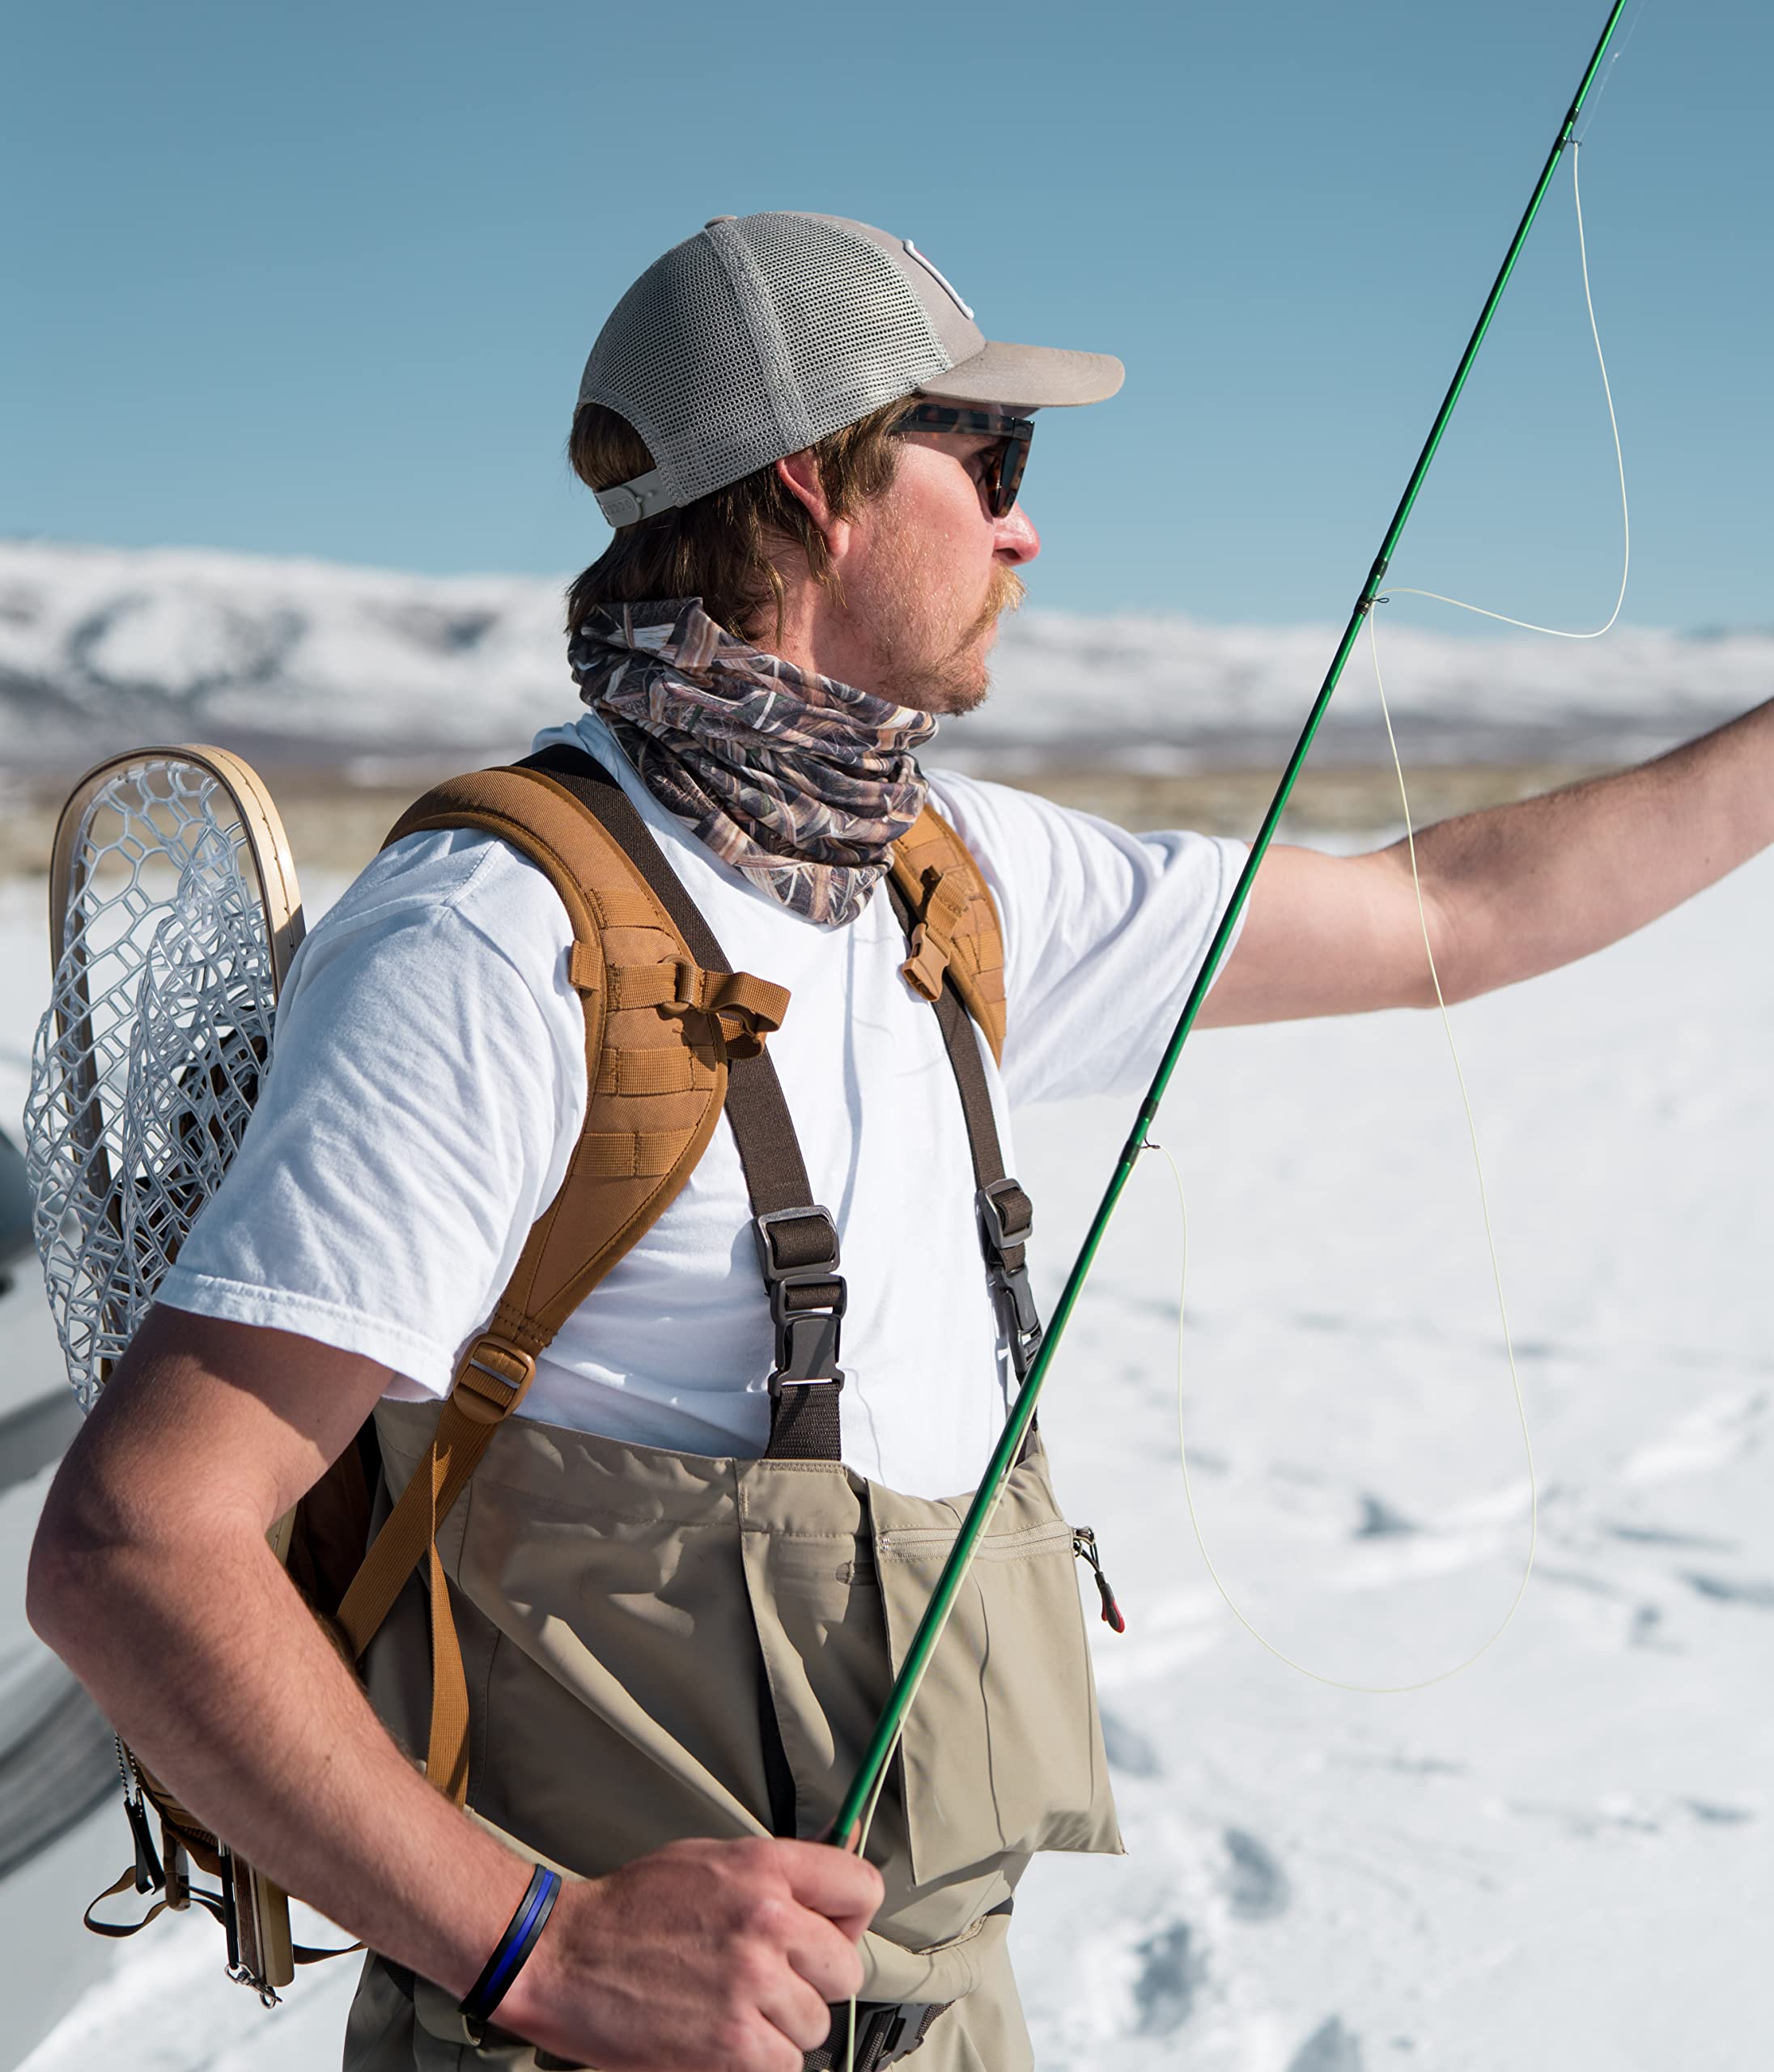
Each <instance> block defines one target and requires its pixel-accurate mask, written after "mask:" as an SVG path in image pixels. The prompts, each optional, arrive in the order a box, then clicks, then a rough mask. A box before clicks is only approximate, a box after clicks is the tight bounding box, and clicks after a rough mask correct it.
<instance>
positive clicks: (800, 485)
mask: <svg viewBox="0 0 1774 2072" xmlns="http://www.w3.org/2000/svg"><path fill="white" fill-rule="evenodd" d="M776 479H777V480H778V482H780V483H781V484H782V486H783V488H784V489H786V490H787V491H788V493H789V495H791V496H792V497H793V498H794V499H796V502H797V503H800V505H801V507H803V508H804V510H805V512H806V513H807V515H808V517H809V518H811V519H812V520H813V523H814V524H816V525H817V527H818V528H819V530H820V533H821V535H822V536H823V537H824V539H825V545H826V546H827V547H828V548H830V546H832V545H833V540H832V533H833V531H834V529H835V528H836V527H837V526H838V525H839V524H841V523H842V521H841V520H839V519H838V518H837V517H836V516H834V514H833V511H832V507H831V503H830V499H829V498H828V497H827V496H826V495H825V483H824V482H822V481H821V479H820V474H819V463H818V462H817V461H816V460H815V459H814V458H813V454H812V452H811V451H803V452H799V453H791V454H790V455H789V456H787V459H786V460H782V461H778V462H777V463H776Z"/></svg>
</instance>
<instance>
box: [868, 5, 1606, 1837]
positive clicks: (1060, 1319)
mask: <svg viewBox="0 0 1774 2072" xmlns="http://www.w3.org/2000/svg"><path fill="white" fill-rule="evenodd" d="M1626 6H1627V0H1614V4H1613V6H1611V8H1610V9H1609V11H1608V17H1607V21H1606V24H1605V26H1604V27H1603V28H1602V36H1601V40H1600V41H1599V42H1598V44H1597V45H1596V46H1595V51H1594V55H1593V56H1592V57H1590V59H1589V64H1588V66H1586V67H1585V70H1584V74H1583V78H1582V80H1581V83H1580V84H1579V86H1578V87H1577V92H1576V94H1575V95H1574V96H1572V101H1571V105H1570V109H1569V112H1568V113H1567V114H1566V116H1565V117H1564V121H1562V122H1561V123H1560V125H1559V131H1558V134H1557V136H1556V137H1555V138H1553V140H1552V148H1551V151H1548V152H1547V157H1546V163H1545V164H1544V166H1543V167H1542V168H1541V170H1540V176H1539V178H1538V180H1536V181H1535V182H1534V192H1533V193H1532V194H1531V195H1530V196H1529V197H1528V205H1527V206H1526V209H1525V210H1523V211H1522V214H1521V222H1520V223H1517V226H1516V230H1515V235H1514V236H1513V237H1512V238H1511V239H1510V240H1509V250H1508V251H1507V252H1506V253H1505V254H1504V255H1503V264H1502V265H1500V267H1499V268H1498V269H1497V276H1496V279H1495V280H1494V281H1493V282H1492V284H1491V292H1490V293H1489V295H1487V296H1486V297H1485V299H1484V307H1483V308H1482V309H1481V310H1480V311H1479V321H1478V322H1477V323H1476V324H1475V325H1473V327H1472V335H1471V338H1468V339H1467V341H1466V350H1465V351H1464V352H1463V353H1462V354H1461V355H1460V363H1459V365H1458V367H1456V368H1455V369H1454V379H1453V380H1451V381H1450V382H1449V384H1448V392H1447V393H1446V395H1445V396H1444V397H1442V399H1441V409H1440V410H1437V412H1436V415H1435V422H1434V423H1433V424H1432V425H1431V426H1430V427H1429V435H1428V438H1427V439H1425V440H1424V442H1423V451H1422V452H1420V454H1419V455H1418V456H1417V463H1416V465H1415V467H1414V468H1413V469H1411V479H1410V480H1409V481H1408V482H1407V483H1406V484H1405V488H1404V494H1403V496H1401V497H1400V498H1399V499H1398V509H1397V510H1396V511H1394V512H1393V514H1392V522H1391V524H1390V525H1388V526H1387V527H1386V537H1385V538H1384V539H1382V540H1381V542H1380V551H1379V552H1378V554H1376V555H1375V557H1374V560H1373V567H1371V568H1370V569H1369V571H1368V575H1367V580H1366V581H1365V582H1364V584H1362V586H1361V594H1360V596H1359V597H1357V598H1356V601H1355V606H1354V609H1352V611H1351V612H1350V614H1349V623H1348V625H1347V626H1346V627H1345V628H1344V629H1343V638H1342V639H1341V640H1340V641H1339V643H1337V650H1336V652H1335V655H1334V656H1332V657H1331V660H1330V669H1328V670H1327V671H1326V673H1325V679H1324V683H1323V686H1322V688H1321V689H1320V690H1319V692H1318V697H1317V698H1316V699H1315V700H1314V703H1313V707H1312V710H1311V711H1310V712H1309V714H1308V715H1307V718H1306V723H1305V727H1304V728H1302V729H1301V734H1300V738H1299V740H1298V741H1297V742H1296V743H1295V745H1294V749H1293V753H1292V754H1291V755H1290V756H1289V757H1288V764H1287V767H1286V769H1285V770H1284V771H1283V772H1282V774H1281V781H1280V783H1279V784H1278V785H1277V786H1276V788H1275V796H1274V798H1273V799H1272V800H1271V801H1270V803H1269V809H1268V811H1267V813H1265V814H1264V815H1263V825H1262V826H1261V828H1260V829H1259V830H1258V833H1257V838H1256V839H1255V841H1254V843H1252V844H1251V847H1250V857H1249V860H1247V861H1246V864H1245V867H1244V869H1243V871H1242V872H1241V873H1240V876H1239V878H1238V882H1237V885H1236V886H1235V887H1234V888H1233V894H1232V898H1231V902H1230V903H1229V905H1228V907H1227V908H1226V911H1225V915H1224V919H1222V920H1221V922H1220V926H1219V928H1218V929H1217V930H1216V932H1215V935H1214V938H1213V940H1212V943H1211V944H1210V945H1209V946H1208V949H1207V957H1206V960H1205V962H1203V965H1202V967H1201V971H1200V975H1199V977H1198V978H1197V979H1196V980H1195V986H1194V987H1193V989H1192V990H1191V991H1190V995H1189V999H1188V1002H1187V1004H1186V1006H1185V1007H1184V1008H1183V1010H1182V1017H1181V1019H1180V1020H1179V1021H1178V1023H1177V1025H1176V1028H1175V1030H1173V1032H1172V1034H1171V1038H1170V1041H1169V1044H1168V1045H1167V1046H1166V1047H1165V1054H1164V1056H1163V1058H1162V1059H1161V1062H1160V1064H1159V1066H1158V1070H1157V1072H1156V1076H1155V1077H1154V1078H1153V1080H1152V1085H1151V1087H1150V1089H1148V1092H1147V1094H1146V1098H1145V1099H1144V1101H1143V1102H1141V1103H1140V1112H1139V1114H1138V1115H1137V1116H1136V1117H1135V1120H1134V1126H1133V1132H1132V1134H1131V1136H1129V1137H1128V1139H1127V1144H1125V1146H1124V1147H1123V1150H1122V1153H1121V1157H1120V1160H1119V1161H1118V1164H1117V1165H1116V1166H1115V1170H1114V1173H1113V1174H1111V1176H1110V1181H1109V1184H1108V1186H1107V1187H1106V1189H1105V1190H1104V1192H1103V1197H1102V1199H1101V1203H1100V1204H1098V1206H1097V1212H1096V1215H1095V1216H1094V1217H1093V1219H1092V1221H1091V1225H1090V1229H1089V1232H1088V1233H1086V1235H1085V1238H1084V1243H1083V1245H1082V1246H1080V1249H1079V1252H1078V1256H1077V1258H1076V1259H1075V1260H1074V1261H1073V1263H1072V1272H1070V1274H1069V1275H1067V1279H1066V1284H1065V1287H1064V1289H1063V1290H1062V1292H1061V1293H1060V1297H1059V1302H1058V1304H1057V1306H1055V1310H1054V1314H1053V1318H1052V1320H1051V1322H1050V1323H1049V1324H1048V1327H1047V1333H1046V1337H1045V1339H1044V1340H1042V1344H1041V1348H1040V1350H1039V1352H1038V1353H1037V1354H1036V1356H1035V1359H1034V1362H1033V1365H1031V1366H1030V1368H1029V1374H1028V1378H1027V1379H1026V1380H1025V1382H1024V1383H1023V1385H1022V1387H1021V1391H1019V1393H1018V1395H1017V1397H1016V1403H1015V1404H1014V1406H1013V1407H1012V1410H1011V1413H1010V1416H1009V1419H1008V1421H1007V1422H1006V1424H1005V1425H1004V1432H1003V1434H1002V1435H1001V1437H999V1441H998V1444H997V1446H996V1448H995V1450H994V1451H993V1454H992V1456H991V1463H990V1465H989V1466H988V1467H987V1470H986V1472H985V1475H984V1477H983V1479H982V1480H981V1482H980V1484H979V1487H978V1490H977V1491H976V1492H975V1493H974V1500H973V1502H972V1504H971V1505H970V1507H969V1509H968V1512H967V1515H966V1518H965V1520H964V1521H963V1522H962V1524H961V1531H960V1534H959V1535H958V1536H957V1539H956V1541H955V1544H954V1548H953V1552H951V1553H950V1555H949V1559H948V1560H947V1562H946V1563H945V1564H944V1568H943V1571H942V1573H941V1575H940V1576H939V1577H937V1579H936V1587H935V1588H934V1589H933V1590H932V1592H931V1597H930V1603H929V1604H928V1605H927V1607H925V1611H924V1616H923V1619H922V1620H920V1621H919V1626H918V1631H917V1632H916V1633H915V1634H914V1635H913V1637H912V1641H911V1645H910V1648H909V1649H908V1650H906V1659H905V1663H904V1666H903V1667H902V1668H901V1670H900V1672H899V1675H898V1678H897V1679H895V1681H894V1684H893V1690H892V1692H890V1693H889V1696H888V1700H887V1703H886V1705H885V1707H884V1708H883V1709H882V1712H881V1717H880V1718H879V1720H877V1721H876V1724H875V1731H874V1734H873V1736H872V1739H871V1740H870V1742H869V1744H868V1752H867V1753H866V1754H865V1755H864V1757H863V1760H862V1763H861V1764H860V1766H859V1768H858V1769H857V1772H856V1774H855V1777H854V1778H853V1779H852V1780H851V1785H850V1790H848V1792H847V1794H845V1797H844V1802H843V1804H842V1807H840V1808H839V1809H838V1817H837V1819H836V1820H835V1821H834V1823H833V1826H832V1830H831V1832H832V1836H833V1839H834V1841H837V1842H838V1843H839V1844H840V1845H849V1844H851V1842H853V1841H854V1840H855V1836H857V1834H858V1833H859V1831H860V1824H861V1823H862V1821H863V1819H864V1817H865V1815H866V1811H867V1809H868V1806H869V1804H870V1802H871V1801H872V1798H873V1797H874V1794H875V1791H876V1787H877V1785H879V1783H880V1781H881V1777H882V1775H883V1773H885V1768H886V1765H887V1762H888V1760H889V1757H890V1756H891V1755H892V1753H893V1744H894V1743H895V1742H896V1741H897V1740H898V1738H899V1731H900V1729H901V1727H902V1726H903V1725H904V1724H905V1720H906V1713H908V1712H909V1711H910V1709H911V1704H912V1700H913V1699H914V1698H915V1696H916V1695H917V1692H918V1687H919V1684H920V1683H921V1682H922V1681H923V1674H924V1671H925V1668H926V1667H927V1665H928V1663H929V1661H930V1658H931V1655H932V1653H933V1651H934V1650H935V1649H936V1644H937V1642H938V1641H940V1639H941V1638H942V1634H943V1629H944V1627H945V1626H946V1625H947V1624H948V1623H949V1612H950V1611H951V1609H952V1608H953V1605H954V1602H955V1599H956V1597H957V1594H959V1592H960V1590H961V1583H962V1582H963V1581H964V1580H965V1579H966V1574H967V1570H968V1568H969V1566H970V1564H971V1562H972V1560H973V1557H974V1553H975V1552H976V1551H977V1549H978V1545H979V1542H980V1540H981V1539H982V1537H983V1535H984V1533H985V1531H986V1527H987V1525H988V1524H989V1523H990V1522H991V1514H992V1512H993V1510H994V1509H995V1506H996V1505H997V1501H998V1498H999V1494H1000V1493H1001V1492H1002V1491H1003V1488H1004V1483H1005V1481H1006V1480H1007V1479H1008V1475H1009V1474H1010V1471H1011V1468H1012V1466H1013V1465H1014V1464H1015V1462H1016V1456H1017V1454H1019V1452H1020V1451H1021V1448H1022V1443H1023V1441H1024V1439H1025V1437H1027V1435H1028V1431H1029V1425H1031V1423H1033V1420H1034V1415H1035V1407H1036V1404H1037V1403H1038V1401H1039V1399H1040V1396H1041V1391H1042V1383H1043V1382H1045V1381H1046V1378H1047V1370H1048V1369H1049V1368H1050V1366H1051V1365H1053V1359H1054V1355H1055V1352H1056V1351H1057V1350H1058V1348H1059V1341H1060V1339H1061V1337H1062V1336H1063V1334H1064V1331H1065V1328H1066V1326H1067V1323H1069V1322H1070V1321H1071V1318H1072V1311H1073V1310H1074V1309H1075V1308H1076V1306H1077V1302H1078V1297H1079V1296H1080V1294H1081V1293H1083V1291H1084V1282H1085V1280H1087V1279H1088V1278H1089V1273H1090V1269H1091V1267H1092V1265H1093V1263H1095V1260H1096V1257H1097V1250H1098V1249H1099V1248H1100V1247H1101V1244H1102V1241H1103V1238H1104V1235H1105V1234H1106V1232H1107V1230H1108V1228H1109V1222H1110V1217H1111V1216H1114V1212H1115V1206H1116V1204H1117V1203H1118V1201H1119V1200H1120V1199H1121V1196H1122V1193H1123V1190H1124V1189H1125V1188H1126V1187H1127V1182H1128V1179H1129V1178H1130V1177H1131V1174H1132V1172H1133V1169H1134V1166H1135V1164H1136V1163H1137V1161H1138V1160H1139V1157H1140V1153H1141V1152H1142V1151H1144V1149H1145V1148H1146V1133H1147V1132H1148V1130H1150V1128H1151V1127H1152V1123H1154V1122H1155V1121H1156V1119H1157V1115H1158V1105H1159V1103H1160V1102H1161V1101H1162V1100H1163V1098H1164V1095H1165V1088H1166V1087H1168V1086H1169V1084H1170V1080H1171V1075H1172V1074H1173V1072H1175V1071H1176V1068H1177V1064H1178V1059H1180V1058H1181V1057H1182V1049H1183V1046H1184V1044H1185V1043H1186V1042H1188V1040H1189V1036H1190V1031H1191V1030H1193V1029H1194V1027H1195V1019H1196V1017H1197V1016H1198V1015H1199V1013H1200V1012H1201V1007H1202V1003H1203V1001H1204V1000H1206V999H1207V991H1208V988H1209V987H1211V986H1212V983H1213V980H1214V975H1215V974H1216V972H1217V971H1218V970H1219V968H1220V961H1221V959H1222V958H1223V957H1224V955H1225V953H1226V949H1227V945H1229V943H1230V941H1231V940H1232V936H1233V931H1234V929H1235V928H1237V924H1238V917H1239V915H1241V913H1242V912H1243V911H1244V907H1245V902H1246V900H1247V899H1248V898H1249V897H1250V886H1251V882H1252V881H1253V880H1254V878H1255V877H1256V874H1257V872H1258V869H1259V868H1261V866H1262V863H1263V858H1264V856H1267V853H1268V850H1269V844H1270V843H1271V841H1272V840H1273V839H1274V837H1275V829H1276V827H1277V826H1278V825H1279V824H1280V819H1281V816H1282V814H1283V813H1284V811H1285V810H1286V809H1287V804H1288V799H1289V797H1290V796H1292V792H1293V788H1294V784H1295V782H1296V781H1297V779H1298V777H1299V775H1300V772H1301V768H1302V767H1303V766H1304V765H1305V759H1306V756H1307V754H1308V753H1309V751H1310V749H1311V747H1312V743H1313V741H1314V737H1316V735H1317V733H1318V728H1319V724H1320V723H1321V722H1322V720H1323V718H1324V715H1325V713H1326V710H1327V709H1328V708H1329V706H1330V698H1331V694H1332V693H1333V692H1334V691H1335V690H1336V687H1337V685H1338V683H1339V681H1340V680H1341V678H1342V676H1343V669H1344V667H1345V665H1346V664H1347V661H1348V659H1349V655H1350V652H1351V650H1352V648H1354V646H1355V643H1356V637H1357V636H1358V635H1359V634H1360V631H1361V625H1362V622H1363V621H1364V619H1365V618H1367V615H1368V614H1369V612H1370V611H1372V610H1373V605H1374V600H1375V598H1376V597H1377V596H1378V595H1379V592H1380V586H1381V584H1382V583H1383V582H1384V581H1385V580H1386V569H1387V567H1388V565H1389V564H1390V561H1391V559H1392V556H1393V554H1394V551H1395V550H1396V549H1397V547H1398V541H1399V538H1400V537H1401V536H1402V535H1403V532H1404V529H1405V525H1406V524H1407V522H1408V520H1409V519H1410V516H1411V512H1412V510H1413V509H1414V508H1415V505H1416V500H1417V497H1418V495H1419V494H1420V491H1421V490H1422V488H1423V484H1424V478H1426V477H1427V475H1428V472H1429V468H1430V464H1431V463H1432V461H1434V459H1435V456H1436V454H1437V451H1438V450H1439V448H1440V447H1441V440H1442V436H1443V435H1444V434H1445V432H1446V431H1447V428H1448V422H1449V419H1450V418H1452V417H1453V415H1454V405H1456V404H1457V403H1458V401H1459V400H1460V396H1461V393H1462V390H1463V389H1465V387H1466V377H1467V376H1468V375H1470V374H1471V372H1472V364H1473V362H1474V361H1475V359H1477V358H1478V356H1479V346H1482V345H1483V343H1484V338H1485V333H1487V332H1488V330H1489V329H1490V328H1491V320H1492V317H1493V316H1496V311H1497V305H1498V304H1499V303H1500V302H1501V301H1502V299H1503V291H1504V290H1505V288H1506V287H1508V286H1509V277H1510V275H1511V274H1513V272H1514V271H1515V262H1516V261H1517V259H1518V258H1519V257H1521V248H1522V246H1523V245H1524V244H1526V242H1527V236H1528V232H1529V231H1530V230H1531V229H1532V228H1533V227H1534V218H1535V217H1536V216H1537V215H1538V214H1539V211H1540V204H1541V202H1543V200H1544V199H1545V198H1546V192H1547V188H1548V187H1550V186H1551V184H1552V178H1553V175H1554V174H1555V172H1556V171H1557V170H1558V165H1559V161H1560V159H1561V158H1562V157H1563V156H1564V150H1565V147H1566V146H1567V145H1568V143H1569V142H1570V141H1571V136H1572V131H1573V130H1574V129H1576V127H1577V118H1578V117H1579V116H1580V115H1581V113H1582V111H1583V103H1584V100H1585V96H1587V95H1588V93H1589V89H1590V87H1592V86H1593V85H1594V83H1595V76H1596V74H1597V72H1598V70H1599V69H1600V66H1601V63H1602V58H1603V57H1605V56H1606V54H1607V48H1608V45H1609V44H1610V43H1611V42H1612V40H1613V39H1614V32H1615V28H1617V27H1618V26H1619V19H1620V17H1621V15H1623V13H1624V12H1625V11H1626Z"/></svg>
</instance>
